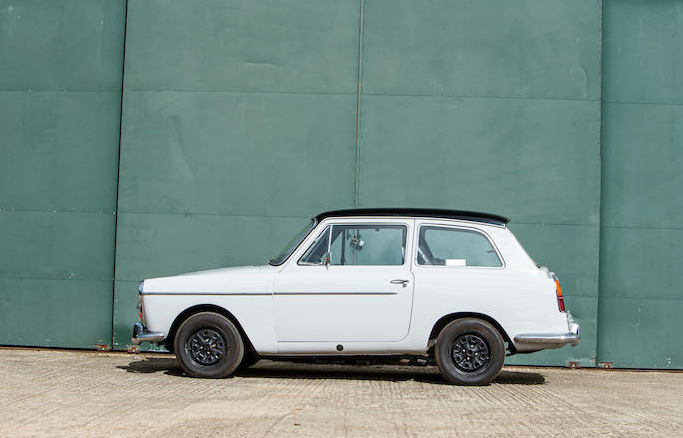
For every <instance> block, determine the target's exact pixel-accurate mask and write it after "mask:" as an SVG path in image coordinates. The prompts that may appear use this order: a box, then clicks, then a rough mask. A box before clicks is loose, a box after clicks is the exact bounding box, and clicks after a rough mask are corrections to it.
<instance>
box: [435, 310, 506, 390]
mask: <svg viewBox="0 0 683 438" xmlns="http://www.w3.org/2000/svg"><path fill="white" fill-rule="evenodd" d="M434 355H435V359H436V364H437V365H438V367H439V370H440V371H441V374H442V375H443V377H444V378H445V379H446V380H448V381H449V382H451V383H455V384H457V385H487V384H488V383H490V382H491V381H492V380H493V379H495V378H496V376H497V375H498V373H499V372H500V370H501V368H502V367H503V362H504V361H505V344H504V343H503V338H502V336H501V335H500V333H499V332H498V330H497V329H496V328H495V327H493V326H492V325H491V324H489V323H488V322H486V321H483V320H481V319H475V318H464V319H458V320H455V321H453V322H451V323H450V324H448V325H447V326H446V327H444V329H443V330H441V333H440V334H439V337H438V339H437V341H436V347H435V350H434Z"/></svg>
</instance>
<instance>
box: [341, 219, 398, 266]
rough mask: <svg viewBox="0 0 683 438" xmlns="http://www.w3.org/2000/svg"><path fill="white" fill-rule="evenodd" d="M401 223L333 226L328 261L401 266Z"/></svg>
mask: <svg viewBox="0 0 683 438" xmlns="http://www.w3.org/2000/svg"><path fill="white" fill-rule="evenodd" d="M405 246H406V227H405V226H403V225H334V226H333V227H332V239H331V245H330V263H331V264H332V265H340V266H400V265H402V264H403V262H404V260H405Z"/></svg>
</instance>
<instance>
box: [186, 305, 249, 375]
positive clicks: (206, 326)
mask: <svg viewBox="0 0 683 438" xmlns="http://www.w3.org/2000/svg"><path fill="white" fill-rule="evenodd" d="M174 350H175V354H176V357H177V358H178V361H179V362H180V366H181V367H182V368H183V371H185V372H186V373H187V374H188V375H190V376H192V377H204V378H213V379H218V378H222V377H228V376H229V375H231V374H232V373H234V372H235V370H236V369H237V368H238V367H239V365H240V363H242V358H243V357H244V342H243V341H242V337H241V336H240V333H239V330H237V327H235V325H234V324H233V323H232V322H231V321H230V320H229V319H227V318H226V317H224V316H223V315H219V314H217V313H213V312H201V313H197V314H195V315H192V316H190V317H189V318H187V319H186V320H185V321H184V322H183V323H182V325H181V326H180V327H179V328H178V332H177V334H176V337H175V342H174Z"/></svg>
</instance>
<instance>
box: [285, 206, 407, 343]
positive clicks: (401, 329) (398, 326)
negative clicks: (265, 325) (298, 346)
mask: <svg viewBox="0 0 683 438" xmlns="http://www.w3.org/2000/svg"><path fill="white" fill-rule="evenodd" d="M412 222H413V221H411V220H404V221H400V220H395V221H390V220H375V221H372V220H368V219H358V220H356V221H352V222H349V221H348V220H347V221H341V222H334V223H329V224H328V225H327V226H325V227H324V228H323V227H321V228H323V229H321V231H320V232H319V234H318V235H317V237H316V239H315V241H314V242H313V243H311V244H310V245H309V246H308V247H307V249H306V251H305V252H304V253H303V255H301V256H300V258H299V259H298V260H291V261H290V262H288V264H287V266H286V267H285V268H284V269H283V270H282V271H281V272H280V273H279V274H278V276H277V277H276V280H275V284H274V318H275V329H276V335H277V339H278V342H314V341H317V342H353V341H381V342H391V341H399V340H401V339H403V338H404V337H405V336H406V334H407V333H408V329H409V326H410V314H411V308H412V301H413V276H412V273H411V272H410V264H409V261H408V254H410V248H408V247H407V246H409V245H411V242H412V241H413V239H411V238H410V237H409V236H410V235H411V234H410V233H412Z"/></svg>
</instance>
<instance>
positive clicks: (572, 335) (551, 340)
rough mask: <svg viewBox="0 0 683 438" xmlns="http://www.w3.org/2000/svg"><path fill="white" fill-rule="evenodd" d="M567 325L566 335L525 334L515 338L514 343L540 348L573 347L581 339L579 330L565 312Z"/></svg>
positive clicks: (570, 315)
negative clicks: (533, 345)
mask: <svg viewBox="0 0 683 438" xmlns="http://www.w3.org/2000/svg"><path fill="white" fill-rule="evenodd" d="M567 325H568V329H569V331H567V333H531V334H526V333H525V334H521V335H517V336H515V342H519V343H521V344H543V346H542V347H541V348H558V347H563V346H565V345H567V344H569V345H571V346H574V345H576V344H578V343H579V341H580V339H581V335H580V331H581V328H580V327H579V325H578V324H577V323H576V322H574V318H573V317H572V314H571V313H569V312H567ZM539 346H540V345H539Z"/></svg>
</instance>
